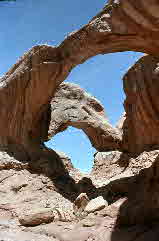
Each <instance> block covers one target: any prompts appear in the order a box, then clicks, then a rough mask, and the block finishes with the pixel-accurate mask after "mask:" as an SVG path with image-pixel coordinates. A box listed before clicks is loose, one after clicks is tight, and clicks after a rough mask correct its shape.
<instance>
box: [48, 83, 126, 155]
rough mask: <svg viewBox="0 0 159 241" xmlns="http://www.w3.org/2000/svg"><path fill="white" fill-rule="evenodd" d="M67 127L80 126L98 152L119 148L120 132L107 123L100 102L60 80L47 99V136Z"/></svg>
mask: <svg viewBox="0 0 159 241" xmlns="http://www.w3.org/2000/svg"><path fill="white" fill-rule="evenodd" d="M68 126H73V127H76V128H78V129H82V130H83V131H84V132H85V134H86V135H87V136H88V138H89V139H90V141H91V143H92V145H93V147H95V148H96V149H97V150H98V151H106V150H114V149H115V150H116V149H120V148H121V134H120V132H119V131H118V130H117V129H116V128H113V127H112V126H111V125H110V124H109V122H108V120H107V119H106V116H105V113H104V107H103V106H102V105H101V103H100V102H99V101H98V100H97V99H96V98H95V97H93V96H91V95H89V94H88V93H87V92H85V91H84V90H83V89H81V88H80V87H79V86H78V85H75V84H71V83H63V84H61V85H60V86H59V88H58V89H57V92H56V93H55V95H54V98H53V99H52V101H51V121H50V126H49V135H50V136H54V135H55V134H57V133H58V132H61V131H64V130H66V129H67V127H68Z"/></svg>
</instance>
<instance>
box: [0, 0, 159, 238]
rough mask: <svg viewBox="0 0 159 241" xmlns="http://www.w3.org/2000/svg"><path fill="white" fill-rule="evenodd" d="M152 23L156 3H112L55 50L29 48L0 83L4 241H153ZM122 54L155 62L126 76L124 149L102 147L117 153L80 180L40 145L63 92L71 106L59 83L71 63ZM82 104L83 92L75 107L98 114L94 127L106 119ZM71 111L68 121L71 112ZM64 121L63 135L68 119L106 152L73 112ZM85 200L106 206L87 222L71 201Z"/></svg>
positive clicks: (156, 205) (155, 31) (157, 14)
mask: <svg viewBox="0 0 159 241" xmlns="http://www.w3.org/2000/svg"><path fill="white" fill-rule="evenodd" d="M158 18H159V3H158V1H157V0H138V1H133V0H110V1H109V3H108V4H107V5H106V6H105V7H104V9H103V10H102V11H101V12H100V13H99V14H98V15H97V16H96V17H94V18H93V19H92V20H91V21H90V22H89V23H88V24H87V25H85V26H84V27H82V28H81V29H80V30H79V31H76V32H74V33H71V34H70V35H69V36H68V37H67V38H66V39H65V40H64V41H63V42H62V43H61V44H60V45H59V46H57V47H51V46H46V45H42V46H35V47H33V48H32V49H31V50H30V51H29V52H28V53H26V54H25V55H24V56H23V57H22V58H21V59H20V60H19V61H18V62H17V64H15V65H14V66H13V67H12V68H11V69H10V70H9V71H8V72H7V73H6V75H5V76H3V77H2V78H1V79H0V104H1V109H0V116H1V118H0V150H1V152H0V174H1V175H0V193H1V199H0V239H1V240H4V241H8V240H12V241H14V240H15V241H18V240H24V241H27V240H30V241H33V240H38V241H40V240H42V241H45V240H46V241H47V240H48V241H49V240H50V241H52V240H53V241H84V240H87V241H93V240H94V241H120V240H121V241H143V240H144V241H147V240H152V241H158V234H159V231H158V230H159V213H158V210H159V194H158V193H159V185H158V180H159V177H158V175H159V174H158V173H159V167H158V163H159V160H158V158H159V157H158V154H159V151H158V106H157V105H158V57H157V56H158V55H159V52H158V50H159V41H158V39H159V22H158ZM126 50H134V51H141V52H145V53H148V54H152V55H154V56H156V57H152V56H146V57H143V58H142V59H141V60H140V61H139V62H138V63H137V64H136V65H135V66H134V67H133V68H132V69H130V70H129V71H128V73H127V75H126V76H125V78H124V88H125V93H126V101H125V111H126V116H125V120H124V121H123V127H122V128H121V126H122V125H119V126H120V127H119V128H118V129H119V131H120V132H121V133H123V134H122V135H123V137H122V138H123V139H122V145H121V148H120V150H114V149H115V148H116V149H118V147H119V145H117V147H115V146H113V147H111V148H110V146H109V148H108V144H107V143H106V149H110V150H114V152H111V153H110V152H109V153H97V155H96V157H95V165H94V169H93V171H92V173H91V175H86V176H84V175H82V174H81V173H80V172H79V171H77V170H75V169H74V168H73V166H72V165H71V164H70V160H69V159H68V158H66V157H64V156H63V155H62V156H63V157H60V154H58V153H56V152H55V151H52V150H49V149H47V148H46V147H45V146H44V145H43V142H44V141H47V140H48V130H49V125H50V120H51V116H53V115H54V113H53V112H55V106H56V103H55V101H54V99H52V98H53V97H54V96H55V99H58V98H57V96H59V97H60V93H61V92H60V91H63V94H64V92H66V93H65V95H64V98H65V99H67V101H68V96H69V91H70V93H72V90H69V91H68V84H66V85H63V84H62V85H61V86H62V88H61V89H60V87H61V86H60V84H61V83H62V82H63V80H64V79H65V78H66V77H67V76H68V74H69V73H70V71H71V70H72V68H73V67H75V66H76V65H78V64H81V63H83V62H84V61H85V60H87V59H88V58H90V57H92V56H95V55H97V54H105V53H111V52H117V51H126ZM64 86H65V87H66V86H67V88H65V87H64ZM64 89H65V91H64ZM77 89H78V88H77V87H76V90H77ZM56 90H58V91H57V94H56ZM79 92H80V91H79ZM80 93H81V92H80ZM82 93H83V92H82ZM60 98H61V97H60ZM69 98H70V97H69ZM88 99H89V98H88V96H87V97H86V94H85V93H83V96H82V98H81V100H80V101H81V103H82V105H83V106H84V109H85V111H87V110H89V111H90V110H91V111H92V109H93V108H94V109H95V112H96V113H94V114H95V115H94V116H91V115H92V112H90V116H91V118H90V119H91V120H93V118H94V120H95V123H96V122H97V119H98V117H97V116H99V115H101V116H102V118H103V109H101V111H99V110H98V111H97V109H98V108H95V106H94V104H95V105H96V104H97V103H98V102H97V101H96V100H93V103H92V106H91V105H90V104H88V102H87V101H88ZM6 100H7V101H6ZM77 100H78V95H75V97H73V98H72V99H71V101H72V103H73V106H76V105H75V101H77ZM90 100H91V101H92V97H91V98H90ZM51 101H52V103H53V109H52V110H53V111H52V113H51ZM98 104H99V103H98ZM97 106H98V107H99V106H100V108H101V105H97ZM58 108H63V107H62V106H60V105H58ZM87 108H88V109H87ZM77 109H78V110H79V106H77V107H76V111H77ZM68 110H69V111H68V112H69V113H72V112H70V105H68ZM61 111H62V112H63V111H64V112H65V111H66V110H65V109H61ZM71 111H72V110H71ZM97 112H98V115H97ZM65 113H67V111H66V112H65ZM79 113H81V112H79ZM68 115H69V114H68ZM82 115H83V114H82ZM95 116H96V117H95ZM61 118H63V121H64V122H62V125H63V124H64V126H63V128H64V129H65V128H66V127H67V126H68V125H73V124H72V122H73V119H71V118H75V119H76V123H75V121H74V123H75V124H76V125H77V127H78V128H82V129H83V130H84V131H85V132H86V134H87V135H88V136H89V138H90V140H91V142H92V143H93V145H94V146H95V147H96V148H97V149H98V150H103V149H100V145H101V144H102V143H101V142H100V140H101V139H102V138H103V137H101V136H98V137H97V135H100V133H97V132H96V130H97V129H96V127H95V125H94V124H93V128H92V123H91V125H90V126H91V128H92V129H91V132H90V131H88V128H85V124H87V123H83V126H84V127H82V126H81V123H80V125H79V122H80V121H81V117H80V118H79V116H78V115H77V113H76V115H75V117H72V116H70V117H69V118H64V117H62V116H61ZM90 119H89V121H90ZM69 122H71V123H69ZM82 122H83V120H82ZM66 123H67V126H66ZM98 123H99V122H98ZM99 126H100V125H99ZM59 128H61V123H60V125H59ZM100 128H101V126H100ZM102 128H103V127H102ZM109 128H110V129H111V132H112V127H109ZM55 130H56V128H55ZM60 130H61V129H60ZM115 130H116V129H115ZM56 131H57V130H56ZM56 131H55V132H56ZM58 131H59V130H58ZM105 131H106V134H105V135H106V139H104V140H105V141H106V142H107V141H108V140H109V138H111V141H110V142H109V145H110V143H111V144H112V145H114V137H113V138H112V134H111V133H108V129H106V130H105ZM116 132H117V130H116V131H115V136H116ZM92 133H93V134H92ZM94 133H95V134H94ZM53 134H54V133H53V132H52V133H51V135H53ZM93 135H94V136H95V140H94V139H93V138H94V136H93ZM92 136H93V137H92ZM96 139H98V140H99V142H100V145H99V146H98V141H96ZM105 141H104V143H105ZM152 149H153V150H152ZM104 150H105V147H104ZM123 150H124V151H126V152H123ZM65 161H66V163H65ZM106 162H108V163H109V165H112V166H109V165H107V163H106ZM98 170H99V171H98ZM99 178H100V183H99V181H98V179H99ZM81 193H86V195H87V196H88V198H89V200H92V199H95V198H97V197H99V196H102V197H103V198H104V199H105V200H106V201H107V202H108V204H109V205H108V206H107V207H106V208H104V209H102V210H100V211H97V212H95V213H91V214H89V215H87V214H86V213H82V214H81V215H77V213H76V212H74V210H73V203H74V201H75V200H76V198H77V197H78V196H79V195H80V194H81ZM45 209H46V212H45ZM39 210H40V211H39ZM41 210H42V211H41ZM52 210H53V211H52ZM27 214H29V215H27ZM55 220H56V222H55ZM19 221H20V222H21V224H20V222H19ZM52 221H53V222H52ZM46 222H51V223H47V224H46ZM65 222H67V223H65ZM23 225H29V226H30V225H31V226H32V225H37V226H35V227H24V226H23Z"/></svg>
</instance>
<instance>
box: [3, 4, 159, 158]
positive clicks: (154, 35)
mask: <svg viewBox="0 0 159 241" xmlns="http://www.w3.org/2000/svg"><path fill="white" fill-rule="evenodd" d="M158 8H159V4H158V2H156V1H155V0H147V1H141V0H140V1H138V2H133V1H130V0H129V1H128V0H119V1H116V0H113V1H111V2H110V3H108V4H107V5H106V6H105V7H104V9H103V10H102V11H101V12H100V13H99V14H98V15H97V16H95V17H94V18H93V19H92V20H91V21H90V22H89V23H88V24H87V25H85V26H84V27H82V28H81V29H80V30H79V31H76V32H73V33H71V34H70V35H69V36H68V37H67V38H66V39H65V40H64V41H63V42H62V43H61V44H60V45H59V46H57V47H51V46H45V45H42V46H35V47H33V48H32V49H31V50H30V51H29V52H28V53H26V54H25V55H24V56H23V57H22V58H21V59H20V60H19V61H18V62H17V64H15V65H14V66H13V67H12V68H11V70H10V71H8V72H7V73H6V75H5V76H4V77H2V78H1V82H0V85H1V89H0V104H1V106H2V108H1V111H0V115H1V121H0V133H1V136H0V146H5V147H8V148H10V147H9V146H10V145H12V146H13V145H21V149H24V150H23V152H26V153H27V154H28V156H29V158H32V159H33V156H34V158H35V159H36V158H37V155H38V154H37V148H39V145H40V143H42V142H44V141H46V140H47V131H48V125H49V120H50V106H49V103H50V101H51V98H52V97H53V95H54V94H55V92H56V89H57V87H58V86H59V85H60V84H61V82H63V80H64V79H65V78H66V77H67V76H68V74H69V73H70V71H71V70H72V68H73V67H75V66H76V65H78V64H81V63H83V62H84V61H85V60H87V59H88V58H90V57H92V56H95V55H97V54H105V53H111V52H118V51H126V50H134V51H141V52H146V53H150V54H154V55H157V54H158V47H159V44H158V41H157V39H158V38H159V27H158V11H157V9H158ZM138 9H140V11H139V10H138ZM6 99H7V102H6V101H5V100H6ZM14 151H15V152H16V148H15V150H14Z"/></svg>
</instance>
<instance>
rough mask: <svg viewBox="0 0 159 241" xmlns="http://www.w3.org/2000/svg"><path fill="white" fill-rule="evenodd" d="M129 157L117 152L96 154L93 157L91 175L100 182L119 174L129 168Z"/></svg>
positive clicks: (126, 154)
mask: <svg viewBox="0 0 159 241" xmlns="http://www.w3.org/2000/svg"><path fill="white" fill-rule="evenodd" d="M129 159H130V156H129V154H128V153H122V152H119V151H111V152H97V153H96V154H95V156H94V161H93V162H94V164H93V168H92V171H91V175H92V176H95V177H96V179H97V180H98V181H99V182H100V181H101V179H102V180H103V179H106V180H105V181H108V179H110V178H112V177H114V176H116V175H119V174H121V173H122V172H123V171H126V170H127V169H128V168H129Z"/></svg>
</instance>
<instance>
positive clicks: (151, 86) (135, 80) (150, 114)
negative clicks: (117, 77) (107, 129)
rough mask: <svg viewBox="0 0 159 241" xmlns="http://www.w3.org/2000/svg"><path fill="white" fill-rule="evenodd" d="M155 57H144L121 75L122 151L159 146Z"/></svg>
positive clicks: (156, 58) (158, 83)
mask: <svg viewBox="0 0 159 241" xmlns="http://www.w3.org/2000/svg"><path fill="white" fill-rule="evenodd" d="M158 65H159V58H158V57H153V56H149V55H148V56H144V57H142V58H141V59H140V60H139V61H137V63H136V64H135V65H134V66H133V67H131V68H130V69H129V70H128V72H127V73H126V75H125V76H124V91H125V94H126V100H125V102H124V107H125V111H126V118H125V120H124V122H123V127H122V129H123V148H124V149H125V150H126V151H129V152H133V153H141V152H143V151H145V150H153V149H157V148H158V147H159V126H158V118H159V115H158V112H159V107H158V92H159V82H158V78H159V75H158V71H157V70H158Z"/></svg>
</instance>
